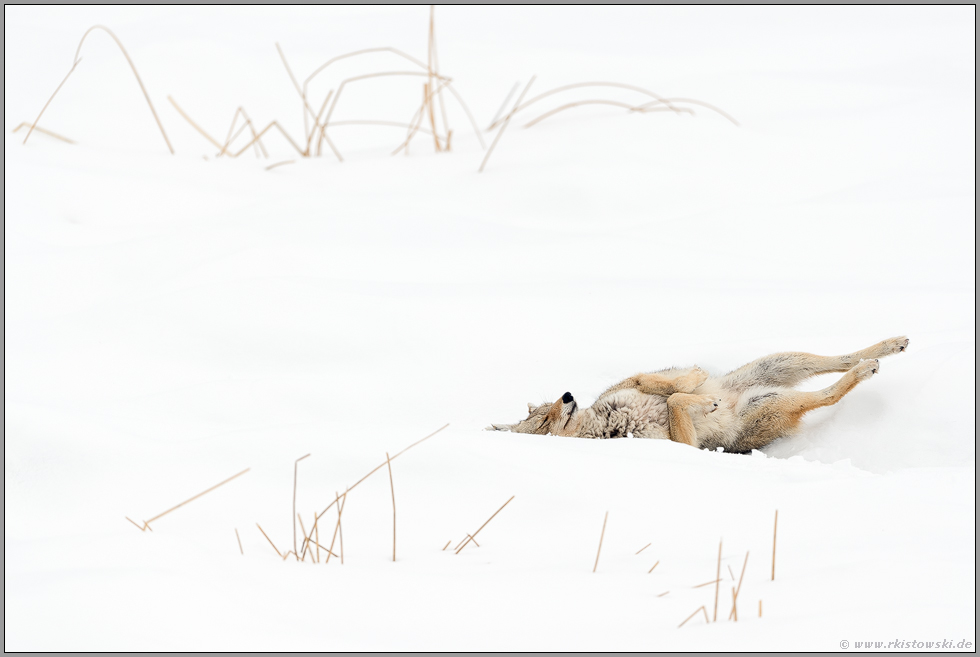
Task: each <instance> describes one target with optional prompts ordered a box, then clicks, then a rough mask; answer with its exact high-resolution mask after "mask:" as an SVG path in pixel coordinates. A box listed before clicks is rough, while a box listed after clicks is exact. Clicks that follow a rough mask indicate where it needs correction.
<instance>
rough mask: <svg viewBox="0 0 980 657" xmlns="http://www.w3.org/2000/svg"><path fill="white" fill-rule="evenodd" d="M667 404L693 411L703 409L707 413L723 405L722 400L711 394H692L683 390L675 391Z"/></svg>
mask: <svg viewBox="0 0 980 657" xmlns="http://www.w3.org/2000/svg"><path fill="white" fill-rule="evenodd" d="M667 405H668V406H673V407H674V408H678V407H680V408H685V409H688V410H692V411H701V412H702V413H704V414H705V415H707V414H708V413H714V412H715V411H717V410H718V406H720V405H721V400H720V399H718V398H717V397H712V396H711V395H691V394H687V393H683V392H678V393H674V394H673V395H671V396H670V397H668V398H667Z"/></svg>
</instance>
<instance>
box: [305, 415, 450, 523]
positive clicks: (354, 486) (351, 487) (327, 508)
mask: <svg viewBox="0 0 980 657" xmlns="http://www.w3.org/2000/svg"><path fill="white" fill-rule="evenodd" d="M448 426H449V425H448V424H444V425H443V426H441V427H439V428H438V429H436V430H435V431H433V432H432V433H430V434H429V435H428V436H426V437H425V438H423V439H422V440H416V441H415V442H414V443H412V444H411V445H409V446H408V447H406V448H405V449H403V450H402V451H400V452H398V453H397V454H395V455H394V456H392V457H391V460H392V461H394V460H395V459H397V458H398V457H399V456H401V455H402V454H404V453H405V452H407V451H408V450H410V449H412V448H413V447H415V446H416V445H420V444H421V443H423V442H425V441H426V440H428V439H429V438H431V437H432V436H434V435H436V434H437V433H439V432H440V431H442V430H443V429H445V428H446V427H448ZM386 463H387V461H386V462H385V463H382V464H381V465H379V466H378V467H376V468H375V469H374V470H371V472H369V473H367V474H366V475H364V476H363V477H361V478H360V479H358V480H357V482H356V483H355V484H354V485H353V486H350V487H349V488H348V489H347V493H349V492H351V491H352V490H354V489H355V488H357V487H358V485H360V484H361V482H363V481H364V480H365V479H367V478H368V477H370V476H371V475H373V474H374V473H375V472H377V471H378V470H380V469H381V468H383V467H385V464H386ZM347 493H344V497H345V498H346V497H347ZM336 503H337V500H334V501H333V502H331V503H330V504H328V505H327V507H326V508H325V509H324V510H323V511H321V512H320V513H319V514H318V517H319V516H322V515H323V514H324V513H326V512H327V511H328V510H330V507H332V506H333V505H334V504H336Z"/></svg>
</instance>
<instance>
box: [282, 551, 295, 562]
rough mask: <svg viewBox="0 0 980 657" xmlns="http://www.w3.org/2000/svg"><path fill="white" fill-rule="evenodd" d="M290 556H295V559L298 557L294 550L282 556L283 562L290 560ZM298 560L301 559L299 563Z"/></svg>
mask: <svg viewBox="0 0 980 657" xmlns="http://www.w3.org/2000/svg"><path fill="white" fill-rule="evenodd" d="M289 555H293V556H294V557H295V556H296V553H295V552H293V551H292V550H289V551H288V552H286V554H284V555H282V560H283V561H285V560H286V559H288V558H289ZM298 560H299V559H297V561H298Z"/></svg>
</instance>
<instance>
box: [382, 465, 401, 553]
mask: <svg viewBox="0 0 980 657" xmlns="http://www.w3.org/2000/svg"><path fill="white" fill-rule="evenodd" d="M385 459H387V462H388V481H390V482H391V560H392V561H395V547H396V542H397V540H398V527H397V524H396V523H397V516H396V514H395V479H394V477H392V476H391V457H390V456H388V452H385Z"/></svg>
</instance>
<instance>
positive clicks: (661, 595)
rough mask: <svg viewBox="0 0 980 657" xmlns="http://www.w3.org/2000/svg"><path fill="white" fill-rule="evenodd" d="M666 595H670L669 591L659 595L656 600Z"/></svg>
mask: <svg viewBox="0 0 980 657" xmlns="http://www.w3.org/2000/svg"><path fill="white" fill-rule="evenodd" d="M668 593H670V591H664V592H663V593H661V594H660V595H658V596H657V597H658V598H662V597H664V596H665V595H667V594H668Z"/></svg>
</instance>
